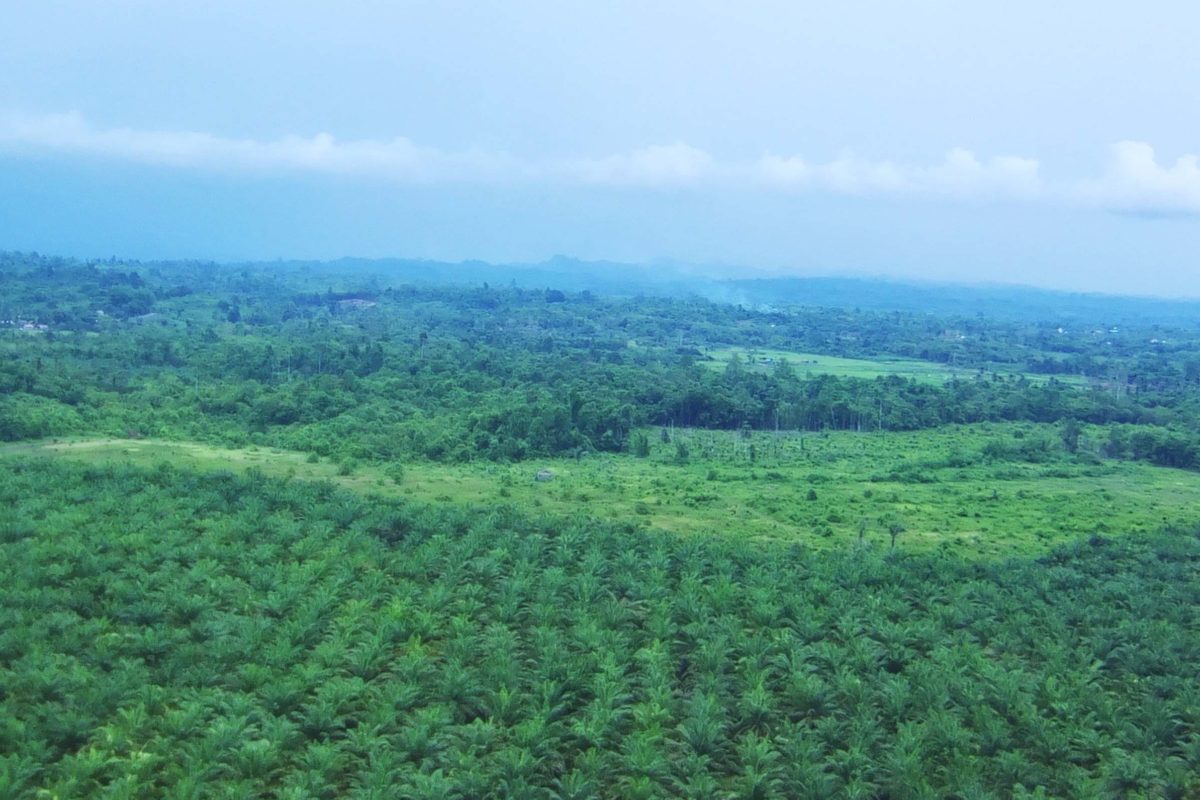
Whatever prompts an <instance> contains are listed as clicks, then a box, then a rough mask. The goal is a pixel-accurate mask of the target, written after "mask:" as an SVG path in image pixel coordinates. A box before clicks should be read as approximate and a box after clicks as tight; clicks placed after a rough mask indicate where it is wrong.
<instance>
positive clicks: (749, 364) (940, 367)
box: [703, 347, 1086, 385]
mask: <svg viewBox="0 0 1200 800" xmlns="http://www.w3.org/2000/svg"><path fill="white" fill-rule="evenodd" d="M704 355H705V356H706V357H707V358H708V359H710V360H707V361H704V362H703V363H704V364H705V366H707V367H709V368H711V369H725V367H726V366H727V365H728V364H729V362H730V360H731V359H732V358H734V357H735V356H736V357H737V358H738V359H740V360H741V362H742V364H743V366H744V367H745V368H746V369H752V370H756V371H759V372H769V371H771V370H773V369H775V368H776V366H777V365H778V364H779V363H781V362H784V361H786V362H787V363H788V364H789V365H790V366H791V367H792V368H793V369H794V370H795V371H796V372H797V373H799V374H801V375H804V374H806V373H810V374H812V375H836V376H838V377H843V378H863V379H866V380H872V379H874V378H883V377H887V376H889V375H896V376H898V377H901V378H908V379H911V380H915V381H921V382H923V383H931V384H942V383H945V382H946V381H948V380H950V379H951V378H972V377H976V376H978V375H980V374H981V373H980V371H979V370H978V369H965V368H959V367H954V366H951V365H949V364H939V363H937V362H933V361H921V360H920V359H915V358H890V357H887V356H880V357H878V358H841V357H839V356H827V355H821V354H820V353H798V352H792V351H788V350H772V349H770V348H751V347H718V348H713V349H710V350H706V351H705V353H704ZM982 374H985V375H986V376H988V377H991V376H992V375H993V374H998V375H1002V376H1005V377H1007V376H1009V375H1010V374H1015V373H1010V372H1008V371H1006V370H1004V369H999V370H995V371H992V370H985V371H984V372H983V373H982ZM1023 376H1024V377H1025V379H1026V380H1028V381H1030V382H1031V383H1037V384H1041V383H1046V382H1047V381H1049V380H1050V376H1048V375H1036V374H1023ZM1055 380H1058V381H1060V382H1062V383H1066V384H1070V385H1083V384H1084V383H1086V381H1085V380H1084V379H1083V378H1080V377H1079V376H1077V375H1058V376H1055Z"/></svg>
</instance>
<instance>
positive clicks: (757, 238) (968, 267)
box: [0, 1, 1200, 297]
mask: <svg viewBox="0 0 1200 800" xmlns="http://www.w3.org/2000/svg"><path fill="white" fill-rule="evenodd" d="M1164 20H1170V24H1169V25H1168V24H1164ZM7 22H8V24H7V25H6V27H5V29H4V30H3V31H0V45H2V46H0V170H3V174H4V176H5V181H4V182H3V184H0V248H3V249H9V250H25V251H29V250H37V251H40V252H46V253H51V254H61V255H68V256H75V257H84V258H86V257H106V256H107V255H117V256H121V257H126V258H140V259H187V258H198V259H212V260H219V261H245V260H266V261H269V260H273V259H277V258H284V259H300V260H309V259H314V260H330V259H337V258H341V257H347V256H348V257H363V258H381V257H394V258H424V259H432V260H443V261H462V260H470V259H480V260H485V261H489V262H493V263H537V262H541V261H544V260H546V259H548V258H550V257H552V256H553V255H555V254H558V253H565V254H568V255H571V256H573V257H577V258H580V259H583V260H611V261H618V262H625V263H636V264H648V265H654V264H659V263H663V262H680V263H688V264H698V265H712V264H722V265H744V269H746V270H764V271H769V272H772V273H775V274H795V275H799V276H835V277H836V276H849V277H880V278H890V279H899V280H923V281H933V282H941V283H952V284H959V285H976V284H987V283H998V284H1003V285H1018V286H1021V285H1028V286H1038V287H1043V288H1050V289H1060V290H1068V291H1083V292H1103V293H1110V294H1132V295H1139V296H1159V297H1184V296H1189V297H1196V296H1200V268H1198V267H1200V264H1198V263H1197V258H1196V253H1198V252H1200V166H1198V162H1197V158H1196V156H1195V155H1194V154H1195V153H1196V152H1197V151H1198V150H1200V143H1198V142H1197V140H1196V138H1195V132H1196V131H1197V130H1200V103H1198V102H1197V99H1198V98H1197V97H1196V94H1197V92H1198V91H1200V90H1197V89H1196V88H1194V87H1197V86H1200V81H1198V80H1197V78H1200V57H1198V56H1197V55H1196V51H1195V48H1194V46H1193V42H1192V37H1191V35H1190V32H1191V31H1193V30H1194V29H1195V28H1196V27H1197V23H1200V8H1197V7H1194V6H1190V5H1183V4H1178V3H1159V4H1152V6H1151V7H1150V8H1148V9H1142V10H1140V11H1136V12H1135V11H1133V10H1130V9H1125V8H1120V7H1116V6H1112V7H1109V6H1105V5H1103V4H1102V5H1101V6H1099V7H1098V6H1096V5H1095V4H1084V3H1081V2H1069V3H1063V4H1059V5H1057V6H1055V7H1053V8H1047V7H1044V5H1043V4H1034V3H1031V2H1019V3H1015V4H1009V5H1006V6H1005V7H1004V8H995V9H968V8H963V7H960V6H959V5H957V4H952V3H948V2H933V1H927V2H920V3H917V4H915V5H910V6H906V7H904V8H899V7H890V6H885V5H882V4H874V3H862V4H858V5H856V6H854V7H853V8H847V7H839V8H837V9H834V8H797V7H794V5H793V4H782V3H765V2H764V3H752V4H750V5H749V6H747V7H745V8H742V9H741V10H739V12H738V13H733V12H731V11H729V10H728V8H727V7H725V6H724V5H723V4H717V3H703V2H702V3H687V4H684V3H665V4H656V5H655V6H654V7H653V8H646V7H643V6H642V5H640V4H634V3H624V2H622V3H616V4H610V5H606V6H605V7H603V8H599V7H592V6H584V5H578V6H575V5H571V4H566V5H564V4H551V3H542V2H519V3H513V4H505V5H504V6H499V7H480V6H477V5H470V4H460V3H446V4H438V5H436V6H430V5H424V4H407V3H406V4H398V5H396V4H382V3H363V4H357V5H354V6H352V7H348V8H344V9H339V10H338V11H337V12H332V11H329V12H321V11H318V10H314V9H311V8H298V7H294V6H293V5H292V4H284V3H278V2H263V3H256V4H254V5H253V6H252V7H249V6H244V5H242V4H234V3H220V2H219V3H206V4H203V5H201V4H190V3H179V4H172V5H171V6H169V7H146V6H143V5H141V4H137V3H132V2H119V3H114V4H106V5H105V6H104V7H103V8H100V7H98V6H94V5H91V4H87V3H79V2H74V3H57V4H48V5H39V6H25V7H23V8H20V9H18V10H14V11H12V12H10V14H9V19H8V20H7Z"/></svg>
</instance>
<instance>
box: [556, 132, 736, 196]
mask: <svg viewBox="0 0 1200 800" xmlns="http://www.w3.org/2000/svg"><path fill="white" fill-rule="evenodd" d="M558 171H559V172H560V173H561V174H562V175H563V176H564V177H567V178H570V179H574V180H577V181H579V182H581V183H592V184H607V185H617V186H669V185H687V184H695V183H697V182H699V181H701V180H703V179H705V178H708V177H712V176H713V174H714V172H715V162H714V160H713V157H712V156H710V155H709V154H708V153H706V152H705V151H703V150H700V149H699V148H696V147H692V146H691V145H688V144H684V143H683V142H675V143H674V144H669V145H656V146H653V147H646V148H642V149H641V150H634V151H633V152H631V153H623V154H620V155H612V156H606V157H604V158H581V159H575V160H572V161H566V162H563V163H562V164H560V169H559V170H558Z"/></svg>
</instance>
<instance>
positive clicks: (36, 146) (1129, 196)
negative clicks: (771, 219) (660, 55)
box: [0, 114, 1200, 216]
mask: <svg viewBox="0 0 1200 800" xmlns="http://www.w3.org/2000/svg"><path fill="white" fill-rule="evenodd" d="M0 150H7V151H16V152H18V153H24V152H49V153H65V154H73V155H77V156H83V157H92V158H106V159H115V160H121V161H128V162H133V163H139V164H149V165H159V166H166V167H175V168H188V169H204V170H217V171H226V172H234V173H246V172H249V173H266V174H292V173H309V174H325V175H346V176H355V177H371V178H377V179H382V180H389V181H394V182H398V183H418V184H420V183H441V182H466V183H499V184H515V183H537V184H549V185H568V186H611V187H634V188H677V187H685V188H702V187H707V188H714V187H719V188H749V189H758V190H774V191H787V192H826V193H833V194H844V195H853V196H874V195H892V196H914V197H918V196H930V197H942V198H950V199H957V200H969V199H982V200H987V199H997V198H1001V199H1017V200H1026V201H1032V200H1038V201H1042V202H1053V203H1067V204H1075V205H1080V204H1082V205H1090V206H1099V207H1102V208H1107V209H1111V210H1113V211H1118V212H1122V213H1131V214H1139V215H1151V216H1162V215H1166V214H1188V215H1194V214H1200V161H1198V159H1197V157H1196V156H1194V155H1187V156H1183V157H1182V158H1179V159H1178V160H1177V161H1176V162H1175V163H1174V164H1170V165H1164V164H1159V162H1158V160H1157V157H1156V156H1155V153H1154V149H1153V148H1152V147H1151V146H1150V145H1148V144H1145V143H1143V142H1131V141H1126V142H1120V143H1118V144H1116V145H1114V146H1113V147H1112V152H1111V155H1110V158H1109V161H1108V163H1107V165H1106V167H1105V169H1104V171H1103V172H1102V174H1101V175H1100V177H1098V178H1093V179H1088V180H1080V181H1074V182H1070V181H1067V182H1059V183H1047V182H1045V181H1043V179H1042V177H1041V173H1040V170H1041V165H1040V164H1039V162H1038V161H1036V160H1034V159H1030V158H1022V157H1018V156H1000V157H993V158H987V159H981V158H979V157H977V156H976V155H975V154H974V153H973V152H971V151H970V150H966V149H962V148H956V149H954V150H951V151H950V152H949V153H947V154H946V155H945V157H944V158H943V159H942V160H941V161H940V162H937V163H934V164H929V165H919V164H903V163H896V162H893V161H888V160H871V159H866V158H861V157H859V156H856V155H853V154H851V153H846V154H843V155H840V156H838V157H837V158H835V159H833V160H831V161H826V162H816V161H808V160H805V159H804V158H802V157H801V156H797V155H793V156H779V155H773V154H767V155H764V156H762V157H761V158H758V159H757V160H752V161H741V162H739V161H729V162H725V161H719V160H718V159H716V158H715V157H713V156H712V155H711V154H709V153H708V152H706V151H704V150H702V149H700V148H697V147H694V146H692V145H689V144H687V143H685V142H682V141H677V142H674V143H673V144H666V145H654V146H650V147H644V148H641V149H637V150H632V151H629V152H625V153H617V154H612V155H603V156H595V157H579V158H572V159H551V160H545V159H543V160H538V159H522V158H516V157H512V156H509V155H507V154H504V153H496V152H489V151H485V150H479V149H469V150H462V151H446V150H440V149H437V148H433V147H425V146H421V145H418V144H415V143H414V142H412V141H410V140H409V139H405V138H403V137H397V138H393V139H358V140H346V141H343V140H339V139H335V138H334V137H333V136H332V135H330V134H328V133H319V134H317V135H315V136H309V137H304V136H286V137H283V138H281V139H273V140H257V139H245V138H231V137H223V136H217V135H214V134H210V133H202V132H195V131H154V130H136V129H131V128H102V127H97V126H94V125H92V124H91V123H89V122H88V121H87V120H86V119H84V118H83V117H82V116H80V115H79V114H56V115H42V116H37V115H20V114H12V115H8V116H3V115H0Z"/></svg>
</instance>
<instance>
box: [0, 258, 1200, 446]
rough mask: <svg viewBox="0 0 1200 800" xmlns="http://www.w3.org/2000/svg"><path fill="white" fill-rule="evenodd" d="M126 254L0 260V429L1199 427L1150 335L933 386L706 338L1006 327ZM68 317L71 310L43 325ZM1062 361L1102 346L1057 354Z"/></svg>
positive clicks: (418, 431)
mask: <svg viewBox="0 0 1200 800" xmlns="http://www.w3.org/2000/svg"><path fill="white" fill-rule="evenodd" d="M0 261H2V259H0ZM135 267H136V268H135ZM135 267H131V266H129V265H98V264H78V263H74V262H67V261H55V260H51V259H41V260H37V259H34V260H32V261H30V260H28V259H25V260H22V259H21V258H16V259H15V260H14V258H13V257H12V256H10V257H9V261H8V262H7V263H0V280H3V282H4V288H5V293H4V297H5V301H4V302H5V303H7V304H9V305H11V306H20V307H22V308H26V309H33V310H35V311H37V313H38V315H39V316H38V319H43V318H45V319H52V320H59V321H58V322H55V323H53V324H51V325H50V327H49V329H48V330H46V331H35V332H25V331H20V330H17V329H16V328H14V327H12V326H10V329H8V330H4V329H0V353H3V360H0V439H2V440H15V439H23V438H37V437H43V436H59V435H68V434H76V433H104V434H110V435H134V436H161V437H186V438H195V439H203V440H209V441H219V442H222V443H225V444H239V443H246V442H260V443H263V444H277V445H282V446H286V447H290V448H299V449H303V450H309V451H312V452H316V453H319V454H321V455H329V456H335V457H341V458H381V459H392V458H430V459H437V460H450V461H460V460H469V459H473V458H486V459H496V460H511V459H522V458H528V457H532V456H544V455H561V454H569V453H578V452H584V451H588V450H600V451H619V450H623V449H626V448H628V447H629V445H630V434H631V432H632V431H634V430H635V429H638V428H641V427H645V426H651V425H655V426H658V425H667V426H669V425H678V426H694V427H702V428H713V429H725V430H737V429H745V428H750V429H756V430H776V429H778V430H823V429H832V430H861V431H875V430H913V429H919V428H928V427H935V426H938V425H942V424H947V423H970V422H982V421H1029V422H1039V423H1046V422H1060V421H1064V420H1074V421H1077V422H1079V423H1083V424H1098V425H1103V424H1112V423H1120V424H1127V425H1155V426H1170V427H1172V428H1173V429H1175V430H1178V431H1181V433H1180V434H1179V435H1180V436H1182V437H1183V438H1185V439H1187V440H1188V441H1193V440H1195V438H1196V432H1197V419H1200V416H1198V411H1200V408H1198V403H1197V396H1198V394H1197V391H1196V389H1195V387H1194V385H1193V382H1194V380H1195V377H1196V376H1194V375H1192V373H1191V371H1190V370H1189V367H1188V366H1187V364H1188V363H1189V362H1187V360H1186V359H1181V358H1173V357H1172V358H1168V357H1166V356H1165V355H1164V354H1163V353H1161V352H1159V351H1158V350H1156V349H1155V348H1150V349H1148V350H1144V351H1138V352H1137V353H1136V356H1132V357H1130V358H1126V359H1124V360H1121V359H1117V360H1116V361H1114V360H1113V359H1114V358H1115V357H1113V356H1111V355H1110V356H1109V357H1107V358H1108V360H1107V361H1105V362H1104V363H1106V364H1108V367H1106V368H1107V369H1110V370H1111V371H1113V372H1114V374H1117V375H1119V378H1118V379H1114V380H1113V381H1109V382H1105V383H1103V384H1097V385H1096V386H1095V387H1094V388H1086V387H1082V386H1079V385H1077V384H1066V383H1063V382H1060V381H1057V380H1055V379H1053V378H1052V379H1049V380H1031V379H1026V378H1022V377H1017V376H1011V377H1001V376H1000V375H998V374H997V373H996V372H994V371H990V372H983V371H980V372H979V373H978V374H977V375H976V376H975V377H973V378H958V379H954V380H951V381H948V382H947V383H945V384H932V383H926V382H918V381H913V380H905V379H901V378H898V377H888V378H879V379H872V380H865V379H854V378H844V377H834V376H828V375H809V374H807V373H806V372H803V371H802V368H801V365H789V364H788V363H787V362H786V361H780V362H779V363H777V364H776V365H775V366H774V367H773V369H772V370H771V371H769V372H767V371H763V370H761V369H759V368H753V367H751V366H750V365H747V364H745V363H742V362H740V361H737V360H734V361H731V362H729V363H726V364H719V363H714V362H712V361H711V360H710V359H709V358H708V357H707V356H705V355H704V351H705V350H706V349H708V347H709V346H710V345H713V344H732V345H738V346H743V347H761V346H768V345H770V346H790V347H796V348H810V349H814V350H819V351H822V352H829V351H836V352H841V353H850V354H852V353H853V352H854V351H855V350H856V349H858V348H862V349H866V350H867V351H869V352H872V353H880V352H895V351H897V349H905V348H908V347H909V345H912V346H914V347H918V348H937V347H942V346H943V345H947V342H949V343H950V345H949V346H953V347H958V346H959V344H957V343H960V340H959V339H958V338H957V336H955V337H951V338H950V339H948V338H947V337H946V336H945V335H944V333H945V331H946V330H947V326H952V325H959V324H961V325H962V326H963V327H962V330H965V331H967V334H961V335H963V336H967V335H969V336H970V338H969V339H966V340H965V341H966V342H967V343H968V344H964V345H962V346H963V347H968V349H969V348H970V347H975V346H976V345H978V346H979V347H985V346H986V348H987V349H988V350H989V352H990V351H991V350H996V351H997V352H1000V351H1003V352H1004V353H1006V355H1005V356H1004V357H1005V358H1008V359H1011V360H1013V361H1016V360H1018V359H1021V358H1023V359H1025V360H1026V361H1028V360H1030V358H1031V356H1030V355H1029V354H1027V353H1026V354H1024V355H1022V353H1024V351H1023V350H1022V349H1021V348H1020V347H1018V346H1016V345H1013V344H1011V342H1010V339H1011V338H1012V337H1014V336H1016V335H1017V331H1016V329H1015V328H1014V327H1013V324H1012V323H1004V324H1000V323H996V325H995V327H994V328H993V327H989V325H990V323H988V322H987V321H985V320H980V319H973V320H960V321H955V320H946V319H934V318H927V317H921V316H918V315H902V314H881V313H875V314H864V313H857V312H850V311H843V310H828V309H808V310H798V311H796V312H794V313H783V312H770V313H760V312H754V311H748V310H745V309H738V308H735V307H732V306H721V305H717V304H713V303H708V302H706V301H702V300H671V299H667V298H640V299H613V298H599V297H595V296H592V295H590V294H587V293H580V294H570V295H568V294H564V293H562V292H550V291H532V290H520V289H513V288H493V287H488V286H482V287H474V288H470V287H457V288H455V287H449V288H446V287H442V288H437V287H433V288H429V287H424V288H417V287H411V286H407V287H406V286H400V287H388V286H381V285H379V284H378V282H377V281H376V280H375V279H373V278H372V277H371V276H357V278H355V279H354V281H353V282H352V281H350V279H349V278H348V277H346V276H340V279H341V280H342V281H343V283H342V284H338V285H337V286H333V285H326V286H325V287H324V289H319V288H317V284H319V283H321V282H323V281H324V279H327V278H329V277H331V276H328V275H320V276H318V275H313V274H310V273H307V272H302V271H301V272H287V271H284V272H282V273H280V274H278V275H274V274H271V273H270V272H268V271H266V270H264V269H262V268H261V267H258V268H248V267H247V268H218V267H215V266H214V267H206V266H203V265H189V264H174V265H149V266H147V265H135ZM334 277H337V276H334ZM135 295H136V296H137V297H140V298H142V300H144V301H145V302H142V300H139V301H137V302H136V303H134V301H133V300H130V299H129V298H130V297H133V296H135ZM121 298H124V299H121ZM146 303H149V305H146ZM135 306H136V307H135ZM147 308H149V309H151V310H149V311H146V309H147ZM60 311H61V312H62V313H63V314H65V315H66V316H65V317H63V318H62V319H59V318H57V317H54V314H55V313H58V312H60ZM135 311H136V312H145V313H136V314H135V313H133V312H135ZM20 313H25V312H20ZM45 315H49V316H45ZM18 316H19V315H18ZM67 319H75V320H86V323H87V324H86V325H82V326H81V327H78V328H72V327H71V326H70V325H67V324H63V326H62V327H59V323H61V322H62V321H63V320H67ZM1006 326H1008V327H1006ZM955 330H957V328H956V329H955ZM1187 341H1188V340H1186V339H1179V340H1178V341H1177V342H1176V343H1175V344H1173V345H1172V347H1176V348H1178V347H1185V346H1186V342H1187ZM971 342H974V343H975V344H974V345H971V344H970V343H971ZM902 345H903V346H902ZM966 352H967V351H963V353H966ZM1188 352H1191V351H1188ZM1197 352H1200V350H1197ZM926 355H932V354H931V353H926ZM960 355H962V354H961V353H960ZM977 355H978V354H977ZM962 357H963V358H968V356H966V355H963V356H962ZM1075 357H1078V358H1093V359H1094V358H1095V356H1094V355H1092V354H1090V353H1078V354H1074V355H1072V354H1069V353H1066V352H1062V353H1060V354H1059V355H1057V356H1054V358H1056V359H1057V358H1065V359H1069V358H1075ZM968 362H969V359H968ZM989 363H990V362H989ZM1114 364H1116V365H1117V366H1118V367H1119V369H1118V368H1116V367H1114V366H1113V365H1114ZM1047 368H1049V367H1047ZM1175 444H1176V442H1174V440H1171V441H1167V442H1165V443H1162V444H1161V445H1153V446H1151V448H1150V450H1151V451H1152V452H1151V454H1150V455H1149V456H1146V455H1145V452H1144V451H1145V450H1146V447H1145V446H1144V445H1145V442H1144V441H1141V440H1139V444H1138V446H1137V447H1136V448H1135V447H1134V446H1133V445H1129V446H1128V447H1127V448H1124V449H1122V448H1121V447H1118V446H1117V445H1115V444H1114V446H1113V452H1114V453H1125V452H1128V453H1129V454H1131V457H1135V458H1148V459H1149V460H1160V461H1163V463H1166V462H1167V461H1172V462H1173V463H1177V464H1181V465H1182V464H1188V465H1190V464H1192V463H1193V462H1194V459H1195V456H1194V453H1193V455H1190V456H1186V455H1185V454H1180V453H1177V452H1174V451H1175V450H1177V449H1178V448H1176V447H1175ZM1168 451H1170V452H1168ZM1156 453H1157V455H1156ZM1171 453H1174V454H1171Z"/></svg>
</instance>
